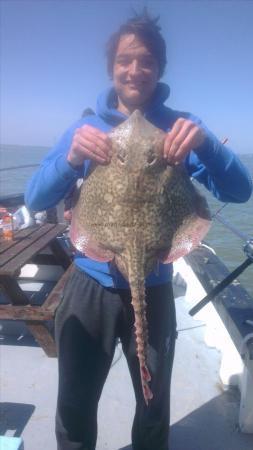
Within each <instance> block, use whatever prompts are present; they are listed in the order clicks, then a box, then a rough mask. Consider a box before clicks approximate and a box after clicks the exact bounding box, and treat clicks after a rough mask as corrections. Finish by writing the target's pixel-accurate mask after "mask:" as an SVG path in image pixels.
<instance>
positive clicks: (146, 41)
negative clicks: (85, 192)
mask: <svg viewBox="0 0 253 450" xmlns="http://www.w3.org/2000/svg"><path fill="white" fill-rule="evenodd" d="M159 30H160V29H159V27H158V26H157V25H156V21H154V20H151V19H150V18H149V17H147V16H145V17H136V18H135V19H131V20H129V21H128V22H127V23H126V24H124V25H122V26H121V27H120V29H119V31H118V32H117V33H115V34H114V35H113V36H112V37H111V39H110V41H109V43H108V47H107V61H108V73H109V75H110V76H111V78H112V81H113V87H112V88H110V89H108V90H107V91H106V92H104V93H102V94H101V95H100V96H99V97H98V104H97V113H96V115H93V116H92V115H91V116H88V117H85V118H83V119H81V120H79V121H78V122H77V123H75V124H74V125H73V126H72V127H71V128H70V129H69V130H68V131H67V132H66V134H64V136H63V137H62V139H61V140H60V142H59V143H58V144H57V145H56V147H55V148H54V149H53V150H52V152H51V153H50V154H49V155H48V157H47V158H46V159H45V160H44V162H43V163H42V165H41V167H40V169H39V171H38V172H37V173H36V174H35V175H34V176H33V178H32V180H31V182H30V184H29V186H28V189H27V192H26V202H27V204H28V206H29V208H31V209H33V210H40V209H44V208H49V207H51V206H54V205H56V204H57V203H58V202H59V201H60V200H61V199H62V198H63V197H64V195H65V194H66V193H67V192H68V191H69V190H70V188H71V187H72V186H73V185H74V184H75V182H76V180H77V179H78V178H80V177H84V182H85V178H86V177H87V176H88V174H89V167H90V162H91V161H95V162H97V163H98V164H109V163H110V158H111V143H110V139H109V137H108V135H107V132H108V131H109V130H110V129H111V128H112V127H115V126H117V125H118V124H120V123H121V122H122V121H124V120H125V119H126V118H127V117H128V116H129V115H130V114H131V113H132V112H133V111H134V110H135V109H137V108H138V109H140V110H141V111H142V112H143V113H144V114H145V117H146V119H147V120H149V121H150V122H151V123H153V124H154V125H156V126H157V127H159V128H161V129H163V130H165V131H166V132H167V136H166V139H165V144H164V158H166V159H167V160H168V162H169V163H170V164H178V163H180V162H183V163H184V164H185V166H186V169H187V170H188V173H189V175H191V176H193V177H194V178H196V179H197V180H198V181H199V182H201V183H202V184H204V185H205V186H206V187H207V189H209V190H210V191H212V192H213V194H214V195H215V196H216V197H217V198H219V199H220V200H222V201H225V202H228V201H232V202H244V201H247V200H248V198H249V197H250V195H251V191H252V185H251V181H250V176H249V174H248V173H247V171H246V169H245V168H244V167H243V166H242V164H241V162H240V161H239V160H238V158H237V157H236V156H235V155H234V154H233V153H232V152H231V151H230V150H229V149H228V148H226V147H224V146H223V145H222V144H221V143H220V142H219V141H218V140H217V139H216V138H215V137H214V136H213V135H212V134H211V133H210V132H209V131H208V130H207V128H206V127H205V126H204V125H203V123H202V122H201V121H200V120H199V119H197V118H196V117H194V116H192V115H191V114H188V113H182V112H178V111H173V110H172V109H170V108H168V107H166V106H165V105H164V102H165V100H166V99H167V97H168V95H169V88H168V86H166V85H165V84H162V83H159V79H160V77H161V76H162V75H163V72H164V68H165V64H166V47H165V43H164V40H163V38H162V36H161V35H160V31H159ZM136 151H138V149H136ZM171 277H172V268H171V265H161V266H160V269H159V275H157V274H156V273H151V274H150V275H149V276H148V277H147V280H146V285H147V289H146V302H147V319H148V324H149V345H150V348H151V349H152V351H151V352H150V361H149V362H150V365H151V367H152V373H151V376H152V382H151V386H150V387H151V390H152V392H153V394H154V397H153V399H152V400H151V401H150V403H149V405H148V407H147V406H146V404H145V402H144V400H143V395H142V388H141V382H140V374H139V365H138V359H137V356H136V348H135V336H134V327H133V324H134V317H133V311H132V307H131V297H130V292H129V288H128V283H127V282H126V280H124V278H123V277H122V275H121V274H120V273H119V272H118V271H117V270H115V268H114V269H113V270H111V265H110V264H107V263H101V262H95V261H92V260H91V259H89V258H86V257H84V256H83V255H80V254H78V255H77V256H76V258H75V270H74V272H73V274H72V276H71V277H70V279H69V281H68V283H67V285H66V287H65V290H64V298H63V301H62V303H61V305H60V306H59V308H58V310H57V314H56V321H55V327H56V342H57V348H58V359H59V391H58V404H57V415H56V436H57V442H58V450H73V449H76V450H77V449H79V450H81V449H82V450H94V449H95V446H96V437H97V407H98V401H99V398H100V394H101V392H102V388H103V385H104V382H105V380H106V377H107V374H108V372H109V369H110V365H111V362H112V359H113V354H114V350H115V343H116V340H117V339H118V338H120V340H121V343H122V348H123V351H124V353H125V356H126V358H127V362H128V366H129V370H130V373H131V377H132V381H133V387H134V391H135V396H136V412H135V418H134V423H133V429H132V443H133V449H134V450H168V448H169V447H168V435H169V396H170V378H171V369H172V364H173V356H174V345H175V337H176V320H175V309H174V299H173V294H172V287H171ZM115 421H116V417H115Z"/></svg>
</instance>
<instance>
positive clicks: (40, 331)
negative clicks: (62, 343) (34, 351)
mask: <svg viewBox="0 0 253 450" xmlns="http://www.w3.org/2000/svg"><path fill="white" fill-rule="evenodd" d="M27 327H28V329H29V330H30V332H31V333H32V335H33V336H34V338H35V340H36V341H37V342H38V344H39V345H40V347H41V348H42V349H43V350H44V352H45V353H46V355H47V356H48V357H49V358H55V357H56V356H57V352H56V345H55V341H54V339H53V337H52V336H51V334H50V332H49V331H48V329H47V327H46V326H45V325H44V324H42V323H41V322H37V323H36V322H32V323H31V322H27Z"/></svg>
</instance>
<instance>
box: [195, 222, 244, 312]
mask: <svg viewBox="0 0 253 450" xmlns="http://www.w3.org/2000/svg"><path fill="white" fill-rule="evenodd" d="M215 218H216V219H217V220H218V221H219V222H221V223H222V224H223V225H224V226H225V227H227V228H228V229H229V230H230V231H232V233H234V234H235V235H236V236H238V237H240V238H241V239H243V241H244V242H245V241H246V244H244V246H243V251H244V253H245V254H246V256H247V258H246V260H245V261H244V262H243V263H242V264H241V265H240V266H238V267H237V268H236V269H235V270H234V271H233V272H231V273H230V274H229V275H228V276H227V277H226V278H224V280H222V281H221V282H220V283H219V284H217V286H215V287H214V289H212V290H211V292H209V293H208V294H207V295H206V296H205V297H204V298H203V299H202V300H201V301H200V302H199V303H197V305H195V306H194V307H193V308H192V309H191V310H190V311H189V314H190V316H194V315H195V314H197V313H198V312H199V311H200V310H201V309H202V308H203V307H204V306H206V305H207V303H209V302H210V301H211V300H212V299H213V298H214V297H215V296H216V295H218V294H219V293H220V292H221V291H222V290H223V289H225V288H226V287H227V286H228V285H229V284H230V283H232V281H234V280H235V279H236V278H237V277H238V276H239V275H240V274H241V273H242V272H244V270H246V269H247V267H249V266H250V265H251V264H253V239H252V238H249V237H248V236H246V235H245V234H244V233H242V232H241V231H239V230H237V229H236V228H235V227H234V226H233V225H232V224H230V223H229V222H228V221H227V220H225V219H224V218H223V217H221V215H220V214H217V215H216V216H215Z"/></svg>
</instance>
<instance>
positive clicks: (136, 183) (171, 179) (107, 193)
mask: <svg viewBox="0 0 253 450" xmlns="http://www.w3.org/2000/svg"><path fill="white" fill-rule="evenodd" d="M109 136H110V138H111V141H112V158H111V163H110V164H109V165H107V166H102V165H97V166H94V167H93V170H92V171H91V173H90V175H89V176H88V178H87V179H86V180H85V182H84V183H83V185H82V188H81V193H80V197H79V200H78V202H77V204H76V206H75V208H74V211H73V219H72V224H71V229H70V238H71V240H72V243H73V244H74V245H75V247H76V248H77V249H78V250H79V251H81V252H83V253H85V255H86V256H88V257H90V258H92V259H95V260H98V261H112V260H114V262H115V263H116V265H117V267H118V269H119V270H120V271H121V273H122V274H123V275H124V276H125V278H126V279H127V280H128V281H129V286H130V289H131V296H132V305H133V309H134V315H135V334H136V347H137V356H138V359H139V363H140V375H141V382H142V388H143V395H144V399H145V402H146V404H147V405H148V402H149V401H150V400H151V399H152V397H153V395H152V391H151V388H150V386H151V384H152V382H151V379H152V373H151V371H150V370H149V367H148V324H147V319H146V302H145V278H146V276H147V275H148V274H149V273H150V272H151V271H152V270H153V269H154V268H155V267H156V265H157V261H158V260H160V261H162V262H164V263H169V262H172V261H174V260H175V259H177V258H179V257H180V256H183V255H185V254H187V253H189V252H190V251H191V250H192V248H193V247H195V246H196V245H198V244H199V242H200V241H201V239H202V238H203V237H204V235H205V234H206V233H207V231H208V229H209V226H210V214H209V210H208V206H207V203H206V201H205V199H204V198H203V197H202V196H201V195H200V194H199V193H198V192H197V190H196V189H195V187H194V186H193V184H192V183H191V181H190V179H189V176H188V175H187V174H186V172H185V170H184V167H183V166H181V165H177V166H170V165H168V163H167V162H166V161H165V159H164V157H163V147H164V138H165V133H164V132H163V131H162V130H160V129H158V128H156V127H154V126H153V125H152V124H151V123H149V122H148V121H147V120H146V119H145V118H144V117H143V116H142V114H141V113H140V112H139V111H138V110H136V111H135V112H134V113H133V114H132V115H131V116H130V117H129V118H128V119H127V120H126V121H125V122H124V123H122V124H121V125H119V126H118V127H116V128H115V129H113V130H112V131H111V132H110V133H109Z"/></svg>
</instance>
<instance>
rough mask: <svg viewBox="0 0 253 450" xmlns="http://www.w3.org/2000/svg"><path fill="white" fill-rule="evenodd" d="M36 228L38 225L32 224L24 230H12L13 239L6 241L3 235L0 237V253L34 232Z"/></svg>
mask: <svg viewBox="0 0 253 450" xmlns="http://www.w3.org/2000/svg"><path fill="white" fill-rule="evenodd" d="M37 229H38V225H34V226H32V227H28V228H25V229H24V230H20V231H14V239H13V240H12V241H6V240H5V239H3V237H2V236H1V237H0V254H1V253H4V252H5V251H6V250H8V248H10V247H13V245H16V244H17V243H18V242H20V241H21V240H22V239H24V238H26V237H27V236H29V235H30V234H32V233H34V231H35V230H37Z"/></svg>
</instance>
